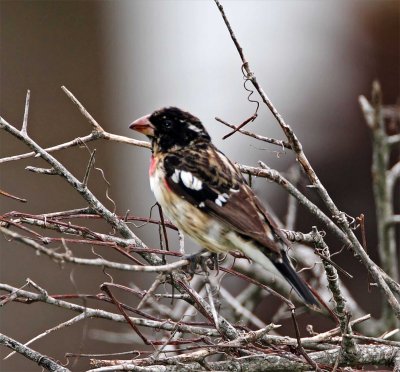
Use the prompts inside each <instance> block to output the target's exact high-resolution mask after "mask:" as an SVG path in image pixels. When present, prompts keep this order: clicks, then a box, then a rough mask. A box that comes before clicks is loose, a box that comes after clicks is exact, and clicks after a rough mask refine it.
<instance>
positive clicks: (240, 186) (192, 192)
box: [164, 150, 281, 256]
mask: <svg viewBox="0 0 400 372" xmlns="http://www.w3.org/2000/svg"><path fill="white" fill-rule="evenodd" d="M209 151H210V150H209ZM209 151H207V152H200V153H199V154H198V158H197V159H196V164H197V166H196V167H192V166H191V164H192V162H188V161H187V157H184V156H183V157H182V156H181V157H175V156H174V155H172V156H169V157H168V156H167V157H166V158H165V160H164V166H165V171H166V181H167V184H168V186H169V187H170V189H171V191H173V192H175V193H176V194H178V195H180V196H181V198H183V199H185V200H187V201H188V202H189V203H191V204H192V205H194V206H196V207H197V208H198V209H199V210H202V211H204V213H208V214H209V215H210V216H212V217H214V218H216V219H217V220H218V221H219V222H221V223H223V224H225V225H227V226H228V227H229V228H230V229H232V230H234V231H236V232H238V233H239V234H240V235H242V236H243V237H244V238H248V239H254V240H255V241H257V242H258V243H259V244H261V245H262V246H263V247H266V248H269V249H270V250H271V251H272V252H274V253H275V254H278V255H279V256H280V254H281V246H280V244H279V243H278V242H277V241H276V240H275V236H276V235H278V236H280V234H279V233H278V234H276V230H279V229H276V224H275V223H274V222H273V220H272V218H271V216H270V215H269V214H268V213H267V212H266V211H265V209H264V208H263V206H262V205H261V203H260V202H259V201H258V200H257V198H256V196H255V195H254V193H253V191H252V190H251V188H250V187H249V186H248V185H247V184H246V182H245V181H244V179H243V177H242V175H241V174H240V172H238V170H237V169H236V168H235V166H234V165H233V164H232V163H231V162H230V161H229V160H228V159H227V158H226V157H225V155H223V154H221V153H218V152H217V150H213V152H212V153H211V154H210V153H209ZM199 164H201V166H200V167H199Z"/></svg>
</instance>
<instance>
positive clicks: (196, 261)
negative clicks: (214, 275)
mask: <svg viewBox="0 0 400 372" xmlns="http://www.w3.org/2000/svg"><path fill="white" fill-rule="evenodd" d="M205 253H209V254H208V255H204V254H205ZM183 258H184V259H185V260H188V261H189V265H188V266H187V271H188V273H189V274H191V275H193V274H195V273H196V268H197V265H200V266H201V267H202V268H203V269H204V267H203V265H205V264H206V261H207V260H208V259H210V260H211V263H212V264H211V266H210V269H216V270H218V253H211V252H210V251H208V250H206V249H202V250H201V251H200V252H197V253H194V254H190V255H186V256H184V257H183Z"/></svg>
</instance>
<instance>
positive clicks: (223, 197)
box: [215, 193, 229, 207]
mask: <svg viewBox="0 0 400 372" xmlns="http://www.w3.org/2000/svg"><path fill="white" fill-rule="evenodd" d="M228 198H229V196H228V194H227V193H223V194H219V195H218V198H217V199H215V204H217V205H219V206H220V207H222V205H223V204H225V203H226V202H227V200H228Z"/></svg>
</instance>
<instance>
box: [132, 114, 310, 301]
mask: <svg viewBox="0 0 400 372" xmlns="http://www.w3.org/2000/svg"><path fill="white" fill-rule="evenodd" d="M130 128H131V129H133V130H136V131H138V132H140V133H143V134H145V135H146V136H147V137H149V139H150V140H151V146H152V156H151V162H150V169H149V176H150V187H151V190H152V191H153V193H154V195H155V197H156V200H157V201H158V203H159V204H160V205H161V206H162V208H163V210H164V211H165V213H166V214H167V215H168V217H169V218H170V219H171V220H172V222H173V223H175V224H176V225H177V226H178V228H179V229H181V230H182V231H183V232H184V233H186V234H187V235H189V236H190V237H191V238H192V239H194V240H195V241H196V242H197V243H198V244H200V245H201V246H202V247H204V248H206V249H207V250H209V251H211V252H214V253H221V252H225V253H226V252H230V251H240V252H242V253H243V254H245V255H246V256H247V257H248V258H250V259H251V260H253V261H254V262H257V263H259V264H260V265H261V266H263V267H264V268H265V269H267V270H270V268H271V266H272V265H271V264H270V262H272V263H273V266H275V268H276V269H277V271H278V272H279V273H280V274H281V275H282V276H283V277H284V278H285V279H286V280H287V281H288V282H289V283H290V284H291V286H292V287H293V288H294V289H295V290H296V292H297V293H298V294H299V296H300V297H301V298H302V299H303V300H304V302H305V303H307V304H309V305H317V306H318V302H317V300H316V299H315V297H314V295H313V294H312V293H311V291H310V289H309V288H308V287H307V285H306V284H305V283H304V282H303V280H302V279H301V278H300V277H299V276H298V274H297V273H296V271H295V269H294V268H293V266H292V264H291V262H290V259H289V257H288V255H287V253H286V250H285V248H287V247H288V245H289V244H290V243H289V242H288V241H287V239H286V237H285V236H284V235H283V233H282V232H281V231H280V229H279V228H278V226H277V224H276V222H275V221H274V220H273V218H272V217H271V215H270V214H269V213H268V212H267V211H266V210H265V208H264V207H263V205H262V204H261V203H260V201H259V200H258V198H257V197H256V196H255V194H254V193H253V191H252V189H251V188H250V187H249V186H248V185H247V183H246V181H245V180H244V178H243V176H242V174H241V173H240V172H239V171H238V169H237V168H236V167H235V166H234V165H233V164H232V162H231V161H230V160H229V159H228V158H227V157H226V156H225V155H224V154H223V153H222V152H221V151H219V150H218V149H217V148H216V147H215V146H214V145H213V143H212V142H211V138H210V136H209V134H208V133H207V131H206V129H205V128H204V126H203V125H202V123H201V121H200V120H199V119H198V118H197V117H195V116H193V115H192V114H190V113H188V112H185V111H182V110H180V109H179V108H176V107H166V108H162V109H160V110H158V111H155V112H153V113H152V114H151V115H147V116H143V117H141V118H139V119H137V120H136V121H134V122H133V123H132V124H131V125H130Z"/></svg>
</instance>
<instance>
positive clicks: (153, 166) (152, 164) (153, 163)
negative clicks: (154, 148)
mask: <svg viewBox="0 0 400 372" xmlns="http://www.w3.org/2000/svg"><path fill="white" fill-rule="evenodd" d="M156 167H157V162H156V159H154V156H152V157H151V159H150V168H149V175H150V176H152V175H153V174H154V172H155V171H156Z"/></svg>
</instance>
